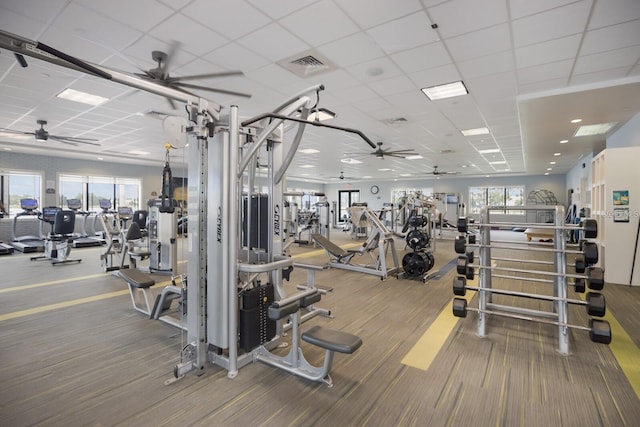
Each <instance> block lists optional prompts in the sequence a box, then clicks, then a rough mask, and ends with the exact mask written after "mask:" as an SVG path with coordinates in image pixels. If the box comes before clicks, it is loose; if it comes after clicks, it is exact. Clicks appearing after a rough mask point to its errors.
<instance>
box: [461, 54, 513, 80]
mask: <svg viewBox="0 0 640 427" xmlns="http://www.w3.org/2000/svg"><path fill="white" fill-rule="evenodd" d="M514 68H515V67H514V59H513V53H512V51H511V50H507V51H504V52H500V53H495V54H493V55H487V56H482V57H480V58H474V59H469V60H467V61H459V62H458V69H459V70H460V73H461V74H462V78H463V79H468V78H472V77H480V76H486V75H488V74H495V73H502V72H505V71H513V70H514Z"/></svg>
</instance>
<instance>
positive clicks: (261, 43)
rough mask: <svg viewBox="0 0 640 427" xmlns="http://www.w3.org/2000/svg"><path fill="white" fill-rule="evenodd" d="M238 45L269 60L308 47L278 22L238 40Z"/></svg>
mask: <svg viewBox="0 0 640 427" xmlns="http://www.w3.org/2000/svg"><path fill="white" fill-rule="evenodd" d="M236 41H237V42H238V43H239V44H240V45H242V46H244V47H245V48H247V49H249V50H250V51H252V52H256V53H257V54H258V55H261V56H263V57H265V58H267V59H269V60H271V61H274V62H275V61H279V60H281V59H283V58H287V57H289V56H291V55H295V54H296V53H297V52H302V51H305V50H307V49H309V48H310V46H309V45H308V44H306V43H304V42H303V41H302V40H300V39H299V38H297V37H296V36H294V35H293V34H291V33H290V32H289V31H287V30H285V29H284V28H282V27H281V26H280V25H278V24H270V25H267V26H266V27H264V28H261V29H259V30H257V31H255V32H253V33H251V34H248V35H246V36H244V37H242V38H240V39H238V40H236Z"/></svg>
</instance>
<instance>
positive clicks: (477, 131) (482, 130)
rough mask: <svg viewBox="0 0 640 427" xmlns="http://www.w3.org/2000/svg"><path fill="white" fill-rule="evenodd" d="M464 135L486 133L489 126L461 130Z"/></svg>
mask: <svg viewBox="0 0 640 427" xmlns="http://www.w3.org/2000/svg"><path fill="white" fill-rule="evenodd" d="M460 132H462V134H463V135H464V136H475V135H488V134H489V128H475V129H466V130H461V131H460Z"/></svg>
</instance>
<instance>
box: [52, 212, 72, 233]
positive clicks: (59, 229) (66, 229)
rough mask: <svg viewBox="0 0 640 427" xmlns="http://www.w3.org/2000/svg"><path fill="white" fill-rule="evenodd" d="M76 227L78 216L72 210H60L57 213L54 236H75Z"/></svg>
mask: <svg viewBox="0 0 640 427" xmlns="http://www.w3.org/2000/svg"><path fill="white" fill-rule="evenodd" d="M75 226H76V214H75V212H73V211H72V210H70V209H60V210H59V211H58V212H56V217H55V220H54V222H53V234H73V231H74V228H75Z"/></svg>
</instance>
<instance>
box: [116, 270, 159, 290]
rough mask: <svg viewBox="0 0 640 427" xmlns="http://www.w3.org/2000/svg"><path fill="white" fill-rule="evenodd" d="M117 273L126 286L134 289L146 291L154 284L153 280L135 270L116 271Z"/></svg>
mask: <svg viewBox="0 0 640 427" xmlns="http://www.w3.org/2000/svg"><path fill="white" fill-rule="evenodd" d="M118 273H119V274H120V277H122V278H123V279H124V280H125V281H126V282H127V283H128V284H130V285H131V286H133V287H136V288H143V289H147V288H150V287H151V286H153V285H155V284H156V281H155V280H153V279H152V278H150V277H149V276H147V275H146V274H144V273H143V272H142V271H140V270H137V269H135V268H125V269H122V270H118Z"/></svg>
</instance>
